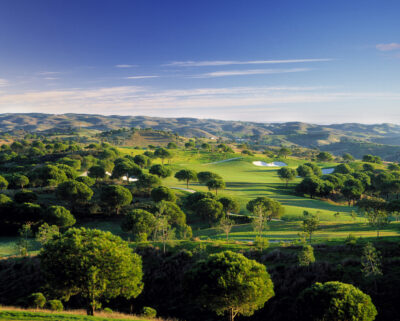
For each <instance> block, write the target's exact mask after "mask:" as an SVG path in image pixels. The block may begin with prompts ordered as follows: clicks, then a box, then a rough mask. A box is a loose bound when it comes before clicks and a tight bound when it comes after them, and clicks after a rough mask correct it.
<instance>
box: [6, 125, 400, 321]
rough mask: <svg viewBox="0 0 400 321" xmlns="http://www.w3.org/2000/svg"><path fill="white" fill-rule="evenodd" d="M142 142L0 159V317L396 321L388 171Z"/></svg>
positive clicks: (22, 143) (69, 144) (348, 160)
mask: <svg viewBox="0 0 400 321" xmlns="http://www.w3.org/2000/svg"><path fill="white" fill-rule="evenodd" d="M146 131H147V132H148V133H153V134H154V133H157V135H156V136H152V140H151V143H149V144H147V145H146V147H139V146H136V145H134V146H133V147H121V146H120V144H119V143H118V144H115V137H116V136H119V135H125V136H124V137H125V138H126V139H132V137H136V136H135V135H139V134H138V132H141V131H138V130H137V129H129V130H114V131H108V132H103V133H97V134H96V135H95V136H91V137H86V138H82V136H80V135H71V133H67V134H65V133H64V134H60V133H56V134H51V133H47V134H46V135H43V134H40V135H36V134H33V135H25V137H23V138H21V137H19V136H9V138H8V139H9V140H10V141H9V142H8V143H4V144H2V145H1V147H0V190H1V192H0V212H1V218H0V219H1V225H0V228H1V232H2V235H7V237H3V238H0V241H1V242H0V251H1V253H2V254H3V255H4V256H5V258H4V259H3V260H1V261H0V280H1V282H0V303H1V304H4V305H17V306H21V307H32V308H43V307H47V308H49V309H53V310H62V309H75V308H85V309H86V310H87V313H88V314H89V315H93V314H96V313H97V312H98V311H101V310H106V309H110V308H111V309H113V310H117V311H122V312H126V313H136V314H146V315H148V316H154V315H156V314H157V315H159V316H162V317H173V318H178V319H186V320H220V319H221V318H222V317H226V318H229V319H230V320H234V319H245V318H247V319H249V320H265V319H270V320H296V319H298V320H303V319H307V318H306V317H304V316H310V315H311V314H310V312H309V309H312V311H313V312H314V313H315V315H313V316H312V317H311V320H322V319H324V320H325V319H326V320H331V319H332V320H348V319H349V318H350V319H353V320H374V319H375V317H376V320H387V319H395V318H396V315H397V314H396V308H395V304H394V302H396V300H398V299H399V298H398V294H397V288H398V286H399V285H400V284H399V283H400V276H399V271H398V267H397V265H398V261H399V259H400V257H399V244H400V243H398V239H397V235H398V223H397V219H398V215H399V213H400V201H399V200H398V195H399V194H400V183H399V182H400V166H399V165H398V164H397V163H384V162H383V161H382V160H381V158H380V157H379V156H375V155H372V154H365V155H363V157H362V159H361V160H355V159H354V157H353V156H352V155H350V154H343V155H342V156H340V157H339V156H333V155H332V154H330V153H328V152H326V151H316V150H314V151H304V150H299V149H298V148H297V147H288V146H282V147H279V148H266V149H264V150H262V152H260V151H258V150H256V148H253V147H254V146H252V145H251V144H246V143H243V142H240V143H232V142H231V141H229V140H223V139H218V140H216V139H204V138H203V139H187V138H183V137H179V136H177V135H173V134H168V133H164V132H162V131H153V130H150V129H148V130H146ZM140 135H141V134H140ZM121 137H122V136H121ZM140 139H141V140H140V142H141V143H143V140H142V139H143V136H141V138H140ZM156 139H160V140H159V142H157V140H156ZM104 140H107V141H108V143H107V142H104ZM263 162H264V163H265V162H269V164H267V163H265V166H258V165H260V164H261V165H263ZM274 162H278V163H277V164H280V165H279V166H277V165H274V164H275V163H274ZM271 164H272V165H271ZM282 164H283V165H285V166H283V165H282ZM256 165H257V166H256ZM267 165H268V166H267ZM286 165H287V166H286ZM307 243H308V244H307ZM7 256H8V257H7ZM329 281H334V282H329ZM343 293H346V295H345V296H343ZM305 302H307V303H305ZM309 302H312V303H309ZM321 302H322V303H321ZM333 302H336V303H333ZM338 302H341V303H340V304H338ZM353 305H354V306H358V307H361V308H359V309H358V310H357V308H355V307H354V306H353ZM314 306H315V307H318V309H314ZM360 309H361V312H360Z"/></svg>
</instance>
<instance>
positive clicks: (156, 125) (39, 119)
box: [0, 113, 400, 161]
mask: <svg viewBox="0 0 400 321" xmlns="http://www.w3.org/2000/svg"><path fill="white" fill-rule="evenodd" d="M121 128H141V129H144V128H152V129H154V130H160V131H166V132H173V133H175V134H178V135H180V136H184V137H204V138H217V137H222V138H225V139H232V140H238V141H245V142H248V143H251V144H254V145H257V146H259V147H260V148H262V147H263V146H281V145H285V146H300V147H306V148H313V149H319V150H323V151H329V152H332V153H334V154H336V155H341V154H343V153H345V152H350V153H351V154H353V155H354V156H355V157H357V158H361V157H362V156H363V155H364V154H374V155H378V156H380V157H382V158H383V159H385V160H389V161H398V160H399V159H400V125H395V124H371V125H367V124H360V123H345V124H332V125H317V124H308V123H301V122H287V123H256V122H241V121H224V120H216V119H197V118H161V117H148V116H118V115H112V116H102V115H88V114H62V115H54V114H38V113H29V114H0V132H3V133H15V132H17V131H20V132H42V133H49V132H77V133H79V132H82V131H85V132H88V131H89V132H94V133H98V132H99V131H110V130H117V129H121Z"/></svg>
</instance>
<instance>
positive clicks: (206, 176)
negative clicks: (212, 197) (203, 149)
mask: <svg viewBox="0 0 400 321" xmlns="http://www.w3.org/2000/svg"><path fill="white" fill-rule="evenodd" d="M197 179H198V180H199V183H201V184H206V183H207V182H208V181H210V180H212V179H222V177H221V176H219V175H218V174H216V173H213V172H208V171H205V172H200V173H198V174H197Z"/></svg>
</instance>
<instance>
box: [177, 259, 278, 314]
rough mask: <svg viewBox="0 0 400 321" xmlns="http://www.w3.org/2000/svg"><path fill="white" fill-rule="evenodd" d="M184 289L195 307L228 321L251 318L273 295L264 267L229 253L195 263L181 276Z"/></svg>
mask: <svg viewBox="0 0 400 321" xmlns="http://www.w3.org/2000/svg"><path fill="white" fill-rule="evenodd" d="M185 285H186V288H187V289H188V290H189V293H190V295H192V296H193V299H194V300H195V302H196V303H197V304H199V305H200V306H202V307H205V308H207V309H209V310H211V311H214V312H216V313H217V315H224V314H225V313H227V314H228V315H229V319H230V320H231V321H233V320H234V319H235V317H236V316H237V315H240V314H242V315H245V316H250V315H253V313H254V311H256V310H258V309H260V308H262V307H263V306H264V304H265V302H267V301H268V300H269V299H270V298H272V297H273V296H274V295H275V293H274V289H273V283H272V280H271V277H270V275H269V274H268V272H267V270H266V268H265V265H263V264H260V263H258V262H256V261H255V260H250V259H247V258H246V257H244V256H243V255H242V254H238V253H234V252H231V251H225V252H221V253H217V254H212V255H210V256H209V257H208V259H207V260H201V261H199V262H198V263H197V264H196V265H195V266H194V267H193V268H192V269H191V270H190V271H189V272H187V274H186V275H185ZM193 289H196V291H193Z"/></svg>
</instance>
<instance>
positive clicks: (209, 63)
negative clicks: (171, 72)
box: [165, 58, 333, 67]
mask: <svg viewBox="0 0 400 321" xmlns="http://www.w3.org/2000/svg"><path fill="white" fill-rule="evenodd" d="M332 60H333V59H331V58H318V59H314V58H312V59H280V60H248V61H237V60H212V61H190V60H189V61H173V62H171V63H168V64H165V66H176V67H207V66H229V65H264V64H288V63H304V62H326V61H332Z"/></svg>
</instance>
